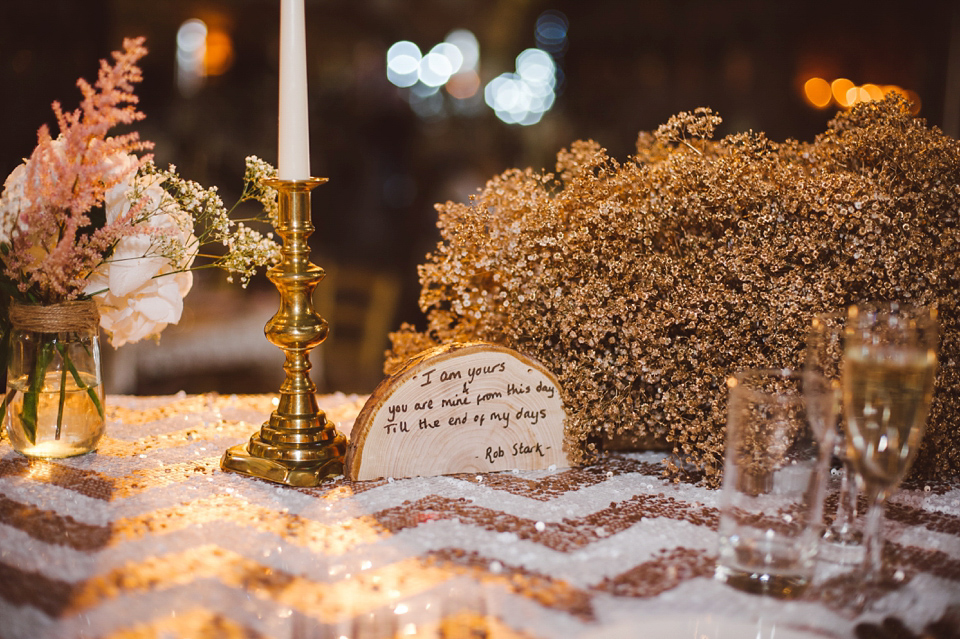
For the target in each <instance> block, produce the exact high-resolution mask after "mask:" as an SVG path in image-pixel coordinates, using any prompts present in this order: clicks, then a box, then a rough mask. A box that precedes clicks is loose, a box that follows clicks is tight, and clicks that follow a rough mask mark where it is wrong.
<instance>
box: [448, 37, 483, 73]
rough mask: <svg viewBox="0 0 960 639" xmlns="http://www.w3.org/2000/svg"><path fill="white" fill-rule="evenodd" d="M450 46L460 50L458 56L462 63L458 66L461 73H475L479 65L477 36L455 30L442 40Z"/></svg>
mask: <svg viewBox="0 0 960 639" xmlns="http://www.w3.org/2000/svg"><path fill="white" fill-rule="evenodd" d="M443 41H444V42H446V43H449V44H452V45H453V46H455V47H456V48H457V49H459V50H460V56H461V58H462V60H463V63H462V64H461V65H460V70H461V71H476V70H477V68H478V67H479V65H480V43H478V42H477V36H475V35H473V32H472V31H470V30H468V29H455V30H453V31H451V32H450V33H448V34H447V37H446V38H444V40H443Z"/></svg>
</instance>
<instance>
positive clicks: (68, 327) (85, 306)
mask: <svg viewBox="0 0 960 639" xmlns="http://www.w3.org/2000/svg"><path fill="white" fill-rule="evenodd" d="M9 314H10V324H11V325H12V326H13V328H16V329H20V330H28V331H34V332H37V333H62V332H68V331H91V330H96V328H97V326H99V325H100V311H99V310H98V309H97V303H96V302H94V301H93V300H90V299H88V300H73V301H69V302H60V303H58V304H23V303H22V302H18V301H16V300H11V301H10V311H9Z"/></svg>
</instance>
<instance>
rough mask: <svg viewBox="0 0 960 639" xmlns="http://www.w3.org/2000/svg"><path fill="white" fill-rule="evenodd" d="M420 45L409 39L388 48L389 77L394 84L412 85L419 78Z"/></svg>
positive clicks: (421, 57)
mask: <svg viewBox="0 0 960 639" xmlns="http://www.w3.org/2000/svg"><path fill="white" fill-rule="evenodd" d="M422 59H423V56H422V54H421V53H420V47H418V46H417V45H416V44H414V43H413V42H410V41H409V40H401V41H400V42H395V43H393V45H391V47H390V48H389V49H387V79H388V80H390V82H392V83H393V84H394V85H396V86H398V87H401V88H406V87H412V86H413V85H414V84H416V83H417V80H419V71H420V62H421V60H422Z"/></svg>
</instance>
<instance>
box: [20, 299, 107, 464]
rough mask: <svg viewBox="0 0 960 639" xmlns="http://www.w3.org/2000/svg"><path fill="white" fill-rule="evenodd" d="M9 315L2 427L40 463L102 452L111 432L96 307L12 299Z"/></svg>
mask: <svg viewBox="0 0 960 639" xmlns="http://www.w3.org/2000/svg"><path fill="white" fill-rule="evenodd" d="M8 316H9V318H10V326H11V329H12V330H11V334H10V350H9V355H8V361H7V389H6V399H5V401H6V407H7V410H6V412H5V414H4V416H3V417H4V418H3V426H4V430H5V431H6V434H7V437H8V438H9V440H10V444H11V445H12V446H13V448H14V450H16V451H18V452H20V453H22V454H24V455H26V456H28V457H40V458H53V457H70V456H72V455H81V454H84V453H87V452H90V451H92V450H95V449H96V447H97V444H98V442H99V441H100V438H101V437H102V436H103V433H104V429H105V426H106V423H105V414H104V409H103V404H104V394H103V384H102V383H101V370H100V342H99V329H100V313H99V312H98V310H97V304H96V302H94V301H93V300H76V301H69V302H60V303H57V304H24V303H22V302H17V301H13V300H11V302H10V308H9V311H8Z"/></svg>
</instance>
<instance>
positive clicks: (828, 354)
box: [804, 311, 863, 564]
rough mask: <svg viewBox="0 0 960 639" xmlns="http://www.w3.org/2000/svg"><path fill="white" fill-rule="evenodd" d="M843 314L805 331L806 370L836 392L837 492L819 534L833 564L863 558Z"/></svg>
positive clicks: (826, 316) (823, 316) (820, 318)
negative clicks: (849, 436)
mask: <svg viewBox="0 0 960 639" xmlns="http://www.w3.org/2000/svg"><path fill="white" fill-rule="evenodd" d="M846 318H847V314H846V313H845V312H842V311H838V312H833V313H820V314H818V315H816V316H815V317H814V318H813V322H812V323H811V325H810V330H809V332H808V334H807V348H806V362H805V363H804V368H805V369H806V371H807V372H809V373H817V374H819V375H821V376H823V377H824V378H825V379H826V380H828V382H829V383H830V386H831V387H832V388H833V389H834V390H835V392H836V404H835V405H836V407H837V415H836V424H837V428H836V437H835V438H834V448H833V456H834V457H835V458H836V459H838V460H840V463H841V468H840V492H839V495H838V498H837V510H836V513H835V514H834V517H833V522H832V523H831V524H830V526H828V527H827V529H826V530H825V531H824V533H823V542H824V543H823V544H822V545H821V549H820V556H821V558H822V559H824V560H826V561H830V562H833V563H837V564H856V563H861V562H862V561H863V545H862V544H861V543H860V542H861V536H860V532H859V531H858V530H857V529H856V520H857V495H858V492H859V491H858V490H857V481H856V471H855V469H854V468H853V464H852V462H851V459H850V457H849V456H848V455H847V449H846V443H845V438H846V434H845V433H846V427H845V426H844V425H843V422H844V419H843V408H842V401H841V400H842V393H841V388H840V376H841V368H842V363H843V346H844V331H845V328H846Z"/></svg>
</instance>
